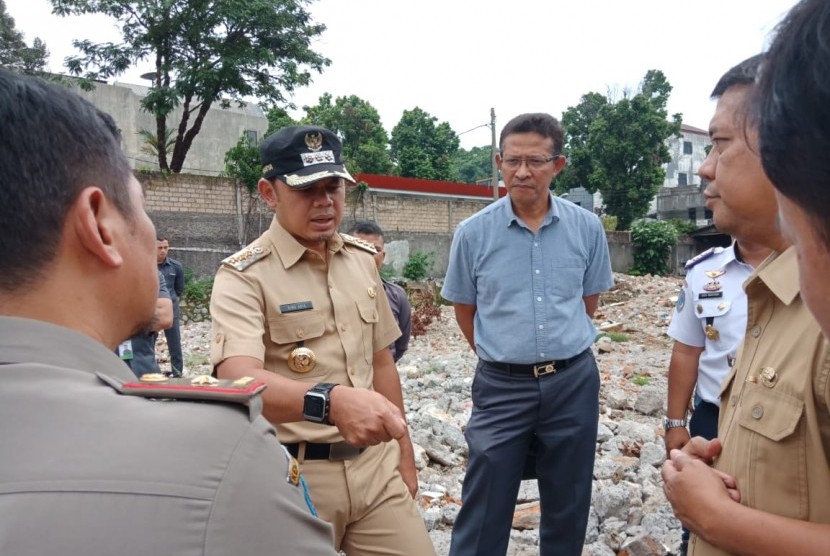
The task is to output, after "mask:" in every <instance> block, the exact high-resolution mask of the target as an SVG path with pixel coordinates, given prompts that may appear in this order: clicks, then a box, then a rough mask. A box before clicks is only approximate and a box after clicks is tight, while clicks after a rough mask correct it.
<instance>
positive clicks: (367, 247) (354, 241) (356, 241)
mask: <svg viewBox="0 0 830 556" xmlns="http://www.w3.org/2000/svg"><path fill="white" fill-rule="evenodd" d="M340 237H342V238H343V243H346V244H348V245H354V246H355V247H359V248H360V249H363V250H364V251H368V252H369V253H371V254H372V255H377V253H378V252H377V250H376V249H375V246H374V245H372V244H371V243H369V242H368V241H363V240H362V239H360V238H359V237H354V236H350V235H349V234H340Z"/></svg>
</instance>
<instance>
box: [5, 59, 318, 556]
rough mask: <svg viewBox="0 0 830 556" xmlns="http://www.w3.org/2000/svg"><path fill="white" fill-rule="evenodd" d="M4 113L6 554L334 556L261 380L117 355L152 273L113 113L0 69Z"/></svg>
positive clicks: (147, 295)
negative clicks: (189, 374) (176, 375)
mask: <svg viewBox="0 0 830 556" xmlns="http://www.w3.org/2000/svg"><path fill="white" fill-rule="evenodd" d="M0 121H2V122H3V133H2V134H0V168H3V171H2V172H0V198H2V199H3V202H2V203H0V439H2V440H0V554H3V555H14V556H43V555H46V554H68V555H83V556H112V555H116V554H117V555H119V556H131V555H135V556H150V555H154V554H158V555H162V554H174V555H177V556H185V555H188V556H196V555H203V556H208V555H211V556H228V555H236V554H238V555H246V556H249V555H259V556H265V555H284V556H294V555H297V554H303V555H306V554H314V555H318V556H323V555H327V556H334V554H335V552H334V551H333V550H332V547H331V528H330V527H329V526H328V525H327V524H326V523H324V522H323V521H321V520H320V519H318V518H316V517H313V516H312V514H311V512H310V510H309V507H308V505H307V503H306V501H305V496H304V492H303V489H302V486H301V483H300V477H299V473H298V467H297V464H296V462H294V461H293V460H292V458H291V457H290V456H289V455H288V454H287V452H286V451H285V450H284V449H283V448H282V446H280V444H279V443H278V442H277V440H276V438H275V431H274V429H273V427H272V426H271V425H270V424H269V423H268V422H267V421H265V419H263V418H262V416H261V415H260V407H261V399H260V398H259V395H258V392H259V391H260V390H261V388H262V385H261V384H257V383H256V381H252V380H248V381H243V382H244V384H243V382H240V383H239V384H230V383H228V384H223V385H222V386H223V387H222V388H216V387H212V386H209V385H206V386H200V385H195V384H191V383H190V381H189V380H186V379H180V381H179V382H174V381H169V380H168V379H166V377H164V376H160V375H157V376H152V375H145V377H148V378H149V379H153V382H149V381H143V382H138V380H137V379H136V377H135V376H134V375H133V373H132V372H131V371H130V369H129V368H128V367H127V366H126V365H125V364H124V363H123V362H122V361H121V360H120V359H119V358H118V356H116V355H115V353H113V350H115V348H116V346H117V345H118V344H119V343H120V342H121V341H122V340H124V339H126V338H128V337H129V336H131V335H133V334H136V333H138V332H140V331H142V330H146V329H148V327H149V326H150V324H151V323H152V320H153V315H154V310H155V302H156V296H157V292H158V287H159V283H158V281H157V280H158V271H157V270H156V265H155V238H156V234H155V229H154V227H153V224H152V222H150V219H149V218H148V217H147V214H146V213H145V212H144V208H143V207H144V196H143V194H142V190H141V185H140V184H139V183H138V182H137V181H136V179H135V178H134V177H133V176H132V172H131V170H130V168H129V165H128V163H127V160H126V158H125V157H124V155H123V153H122V152H121V147H120V137H119V135H118V130H117V128H116V127H115V122H113V120H112V118H110V117H109V116H107V115H106V114H103V113H101V112H99V111H98V110H96V109H95V108H94V107H93V106H92V105H91V104H89V103H88V102H86V101H85V100H83V99H81V98H80V97H78V96H77V95H75V94H74V93H72V92H70V91H69V90H67V89H65V88H63V87H60V86H57V85H53V84H47V83H46V82H45V81H42V80H40V79H35V78H31V77H23V76H19V75H16V74H12V73H9V72H7V71H5V70H2V69H0ZM24 263H25V264H24ZM158 398H167V399H166V401H159V400H158ZM188 398H192V399H195V400H197V401H198V403H194V401H189V400H188ZM171 423H173V424H174V425H173V426H171Z"/></svg>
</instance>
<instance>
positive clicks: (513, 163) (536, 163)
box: [501, 154, 560, 170]
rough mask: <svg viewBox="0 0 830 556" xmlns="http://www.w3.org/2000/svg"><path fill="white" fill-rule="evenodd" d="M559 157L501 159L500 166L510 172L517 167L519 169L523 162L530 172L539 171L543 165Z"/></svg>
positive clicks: (556, 155)
mask: <svg viewBox="0 0 830 556" xmlns="http://www.w3.org/2000/svg"><path fill="white" fill-rule="evenodd" d="M559 156H560V155H558V154H555V155H553V156H549V157H547V158H543V157H541V156H532V157H530V158H502V159H501V164H502V166H504V167H505V168H509V169H511V170H518V169H519V167H521V165H522V162H525V163H527V167H528V168H530V169H531V170H540V169H542V168H544V167H545V164H547V163H548V162H551V161H554V160H556V159H557V158H559Z"/></svg>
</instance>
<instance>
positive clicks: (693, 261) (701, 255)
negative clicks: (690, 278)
mask: <svg viewBox="0 0 830 556" xmlns="http://www.w3.org/2000/svg"><path fill="white" fill-rule="evenodd" d="M714 254H715V248H714V247H710V248H709V249H707V250H706V251H704V252H703V253H698V254H697V255H695V256H694V257H692V258H691V259H689V260H688V261H686V264H685V265H684V268H685V269H686V270H689V269H690V268H692V267H693V266H695V265H696V264H697V263H699V262H700V261H705V260H706V259H708V258H709V257H711V256H712V255H714Z"/></svg>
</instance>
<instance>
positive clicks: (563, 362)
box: [482, 348, 591, 378]
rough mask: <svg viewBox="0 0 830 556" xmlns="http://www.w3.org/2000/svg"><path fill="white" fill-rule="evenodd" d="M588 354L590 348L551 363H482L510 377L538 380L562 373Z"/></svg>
mask: <svg viewBox="0 0 830 556" xmlns="http://www.w3.org/2000/svg"><path fill="white" fill-rule="evenodd" d="M588 353H591V348H586V349H585V351H583V352H581V353H578V354H576V355H574V356H573V357H571V358H569V359H554V360H553V361H544V362H542V363H531V364H528V365H523V364H518V363H499V362H497V361H484V360H483V359H482V361H484V363H485V364H487V365H489V366H491V367H493V368H494V369H498V370H500V371H504V372H505V373H507V374H510V375H523V376H534V377H536V378H539V377H540V376H545V375H549V374H556V373H558V372H561V371H564V370H565V369H567V368H568V367H570V366H571V365H573V364H574V363H576V362H577V361H578V360H579V359H581V358H582V357H584V356H585V355H586V354H588Z"/></svg>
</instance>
